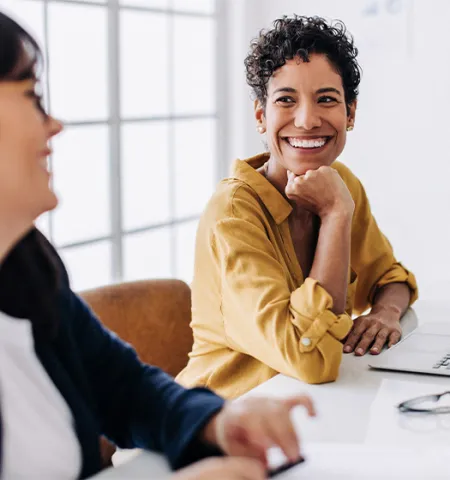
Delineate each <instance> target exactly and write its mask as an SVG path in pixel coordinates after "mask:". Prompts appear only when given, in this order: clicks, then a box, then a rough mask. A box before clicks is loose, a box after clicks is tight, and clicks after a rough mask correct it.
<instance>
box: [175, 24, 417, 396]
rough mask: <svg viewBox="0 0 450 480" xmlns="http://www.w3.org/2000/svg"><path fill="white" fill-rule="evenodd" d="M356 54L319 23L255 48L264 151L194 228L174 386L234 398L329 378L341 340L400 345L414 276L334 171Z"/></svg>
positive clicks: (252, 74)
mask: <svg viewBox="0 0 450 480" xmlns="http://www.w3.org/2000/svg"><path fill="white" fill-rule="evenodd" d="M357 53H358V52H357V49H356V48H355V46H354V44H353V40H352V38H351V36H350V35H349V34H348V33H347V31H346V28H345V26H344V25H343V24H342V23H341V22H334V23H327V22H326V21H325V20H324V19H322V18H319V17H313V18H308V17H300V16H294V17H292V18H289V17H283V18H281V19H278V20H276V21H275V22H274V26H273V28H272V29H270V30H268V31H262V32H261V34H260V35H259V37H258V38H256V39H255V40H254V41H253V42H252V44H251V48H250V53H249V55H248V57H247V58H246V60H245V65H246V69H247V83H248V84H249V85H250V87H251V88H252V90H253V93H254V97H255V101H254V102H255V103H254V105H255V120H256V128H257V130H258V132H260V133H261V134H265V140H266V144H267V146H268V150H269V151H268V152H267V153H263V154H261V155H258V156H256V157H253V158H250V159H247V160H237V161H236V162H235V164H234V166H233V173H232V176H231V177H230V178H228V179H226V180H224V181H222V182H221V184H220V185H219V187H218V189H217V191H216V193H215V194H214V195H213V197H212V199H211V200H210V202H209V204H208V206H207V208H206V210H205V212H204V214H203V217H202V219H201V221H200V226H199V230H198V234H197V250H196V268H195V277H194V282H193V285H192V291H193V320H192V327H193V332H194V346H193V350H192V352H191V354H190V360H189V364H188V365H187V367H186V368H185V370H184V371H183V372H182V373H181V374H180V376H179V377H178V380H179V381H181V382H182V383H183V384H186V385H207V386H209V387H211V388H213V389H215V390H217V391H218V392H220V393H221V394H223V395H225V396H228V397H236V396H239V395H241V394H243V393H245V392H246V391H248V390H250V389H251V388H253V387H255V386H256V385H258V384H260V383H262V382H264V381H265V380H267V379H269V378H270V377H272V376H273V375H275V374H277V373H279V372H281V373H284V374H286V375H289V376H292V377H296V378H300V379H303V380H305V381H307V382H310V383H322V382H328V381H333V380H335V379H336V378H337V375H338V371H339V366H340V363H341V358H342V353H343V342H344V339H346V340H345V351H346V352H351V351H355V353H356V354H357V355H362V354H364V353H365V352H366V351H367V350H368V349H369V348H370V352H371V353H373V354H376V353H379V352H380V350H381V348H382V347H383V345H384V344H385V343H388V344H389V345H391V344H393V343H395V342H397V341H398V339H399V338H400V332H401V329H400V324H399V320H400V318H401V316H402V314H403V313H404V311H405V310H406V308H407V307H408V305H410V304H411V303H412V302H413V301H414V300H415V299H416V298H417V286H416V282H415V279H414V276H413V275H412V274H411V273H409V272H408V271H407V270H406V269H405V268H404V267H403V266H402V265H401V264H400V263H398V262H397V260H396V259H395V257H394V255H393V251H392V248H391V246H390V244H389V242H388V240H387V239H386V237H385V236H384V235H383V234H382V233H381V231H380V230H379V228H378V226H377V224H376V222H375V219H374V218H373V216H372V213H371V211H370V207H369V202H368V200H367V197H366V194H365V191H364V188H363V186H362V185H361V183H360V182H359V180H358V179H357V178H356V177H355V176H354V175H353V174H352V172H351V171H350V170H349V169H348V168H346V167H345V166H344V165H342V164H341V163H339V162H337V161H336V159H337V158H338V156H339V155H340V154H341V153H342V151H343V149H344V147H345V143H346V137H347V132H348V131H351V130H352V129H353V126H354V124H355V115H356V103H357V95H358V86H359V82H360V68H359V65H358V62H357V60H356V57H357ZM368 308H371V311H370V313H369V314H368V315H365V316H361V317H359V318H357V319H356V320H355V322H354V323H353V322H352V320H351V315H352V314H361V313H363V312H364V311H365V310H367V309H368ZM349 332H350V334H349Z"/></svg>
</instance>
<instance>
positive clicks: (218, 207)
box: [203, 177, 265, 223]
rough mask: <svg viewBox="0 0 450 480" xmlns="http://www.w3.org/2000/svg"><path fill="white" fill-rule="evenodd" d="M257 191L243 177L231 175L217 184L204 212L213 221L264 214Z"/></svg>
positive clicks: (254, 216) (204, 215)
mask: <svg viewBox="0 0 450 480" xmlns="http://www.w3.org/2000/svg"><path fill="white" fill-rule="evenodd" d="M264 215H265V212H264V208H263V204H262V202H261V199H260V198H259V196H258V194H257V193H256V191H255V190H254V189H253V188H252V187H251V186H250V185H248V184H247V183H246V182H244V181H243V180H241V179H238V178H234V177H229V178H225V179H223V180H222V181H221V182H220V183H219V184H218V186H217V188H216V190H215V192H214V193H213V195H212V197H211V199H210V200H209V202H208V204H207V205H206V208H205V210H204V213H203V217H205V218H207V219H208V220H209V221H210V222H211V223H217V222H220V221H222V220H227V219H233V218H234V219H236V218H241V219H247V220H248V219H250V218H256V217H261V216H264Z"/></svg>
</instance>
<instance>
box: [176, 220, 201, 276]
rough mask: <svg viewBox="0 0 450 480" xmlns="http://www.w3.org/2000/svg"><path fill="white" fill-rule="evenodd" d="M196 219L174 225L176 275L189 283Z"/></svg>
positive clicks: (192, 263) (192, 270) (192, 269)
mask: <svg viewBox="0 0 450 480" xmlns="http://www.w3.org/2000/svg"><path fill="white" fill-rule="evenodd" d="M197 227H198V220H195V221H193V222H186V223H181V224H179V225H177V226H176V227H175V243H176V259H177V264H176V275H175V276H176V277H177V278H179V279H181V280H184V281H185V282H186V283H188V284H190V283H191V282H192V279H193V277H194V258H195V236H196V234H197Z"/></svg>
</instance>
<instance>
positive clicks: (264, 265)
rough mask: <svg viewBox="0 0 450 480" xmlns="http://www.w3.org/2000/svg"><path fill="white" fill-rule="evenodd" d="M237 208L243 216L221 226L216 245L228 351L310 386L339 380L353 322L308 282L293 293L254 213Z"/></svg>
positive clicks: (246, 207)
mask: <svg viewBox="0 0 450 480" xmlns="http://www.w3.org/2000/svg"><path fill="white" fill-rule="evenodd" d="M239 208H240V210H241V211H243V210H244V211H246V212H247V213H248V215H246V218H238V217H230V218H226V219H223V220H221V221H219V222H218V223H217V224H216V225H215V229H214V232H213V235H212V239H211V240H212V246H213V249H214V255H215V257H216V261H217V262H218V264H219V265H218V268H219V269H220V271H221V276H222V278H221V286H222V287H221V288H222V305H221V309H222V316H223V321H224V329H225V333H226V339H227V342H228V346H229V348H231V349H233V350H236V351H239V352H241V353H245V354H247V355H250V356H252V357H254V358H256V359H258V360H259V361H260V362H262V363H265V364H266V365H268V366H269V367H270V368H272V369H273V370H276V371H278V372H280V373H283V374H286V375H289V376H291V377H295V378H299V379H302V380H304V381H306V382H308V383H324V382H329V381H333V380H335V379H336V378H337V376H338V372H339V366H340V363H341V359H342V343H341V340H342V339H343V338H344V337H345V336H346V335H347V333H348V332H349V330H350V328H351V325H352V321H351V319H350V317H349V316H348V315H347V314H343V315H339V316H336V315H335V314H334V313H333V312H332V311H331V308H332V306H333V301H332V298H331V296H330V295H329V294H328V293H327V292H326V291H325V289H324V288H322V287H321V286H320V285H319V284H318V283H317V281H315V280H313V279H311V278H307V279H306V280H305V282H304V283H303V284H302V285H301V286H300V287H298V288H291V286H290V285H288V282H287V280H286V274H285V272H284V270H283V268H284V267H283V266H282V262H280V261H279V259H278V258H277V253H276V251H275V249H274V246H273V244H272V242H271V241H270V239H269V237H268V234H267V231H266V230H265V228H264V223H263V221H262V219H260V220H261V221H259V220H258V215H259V213H258V210H257V208H255V211H254V212H251V209H252V208H253V207H252V205H251V204H250V203H249V204H248V205H242V204H241V205H240V206H239ZM252 213H253V214H252Z"/></svg>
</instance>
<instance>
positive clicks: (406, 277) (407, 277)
mask: <svg viewBox="0 0 450 480" xmlns="http://www.w3.org/2000/svg"><path fill="white" fill-rule="evenodd" d="M390 283H406V284H407V285H408V287H409V289H410V291H411V298H410V300H409V306H411V305H412V304H413V303H414V302H415V301H416V300H417V298H418V296H419V291H418V288H417V281H416V277H415V276H414V274H413V273H411V272H410V271H409V270H407V269H406V268H405V267H404V266H403V265H402V264H401V263H395V264H394V265H392V267H391V268H390V269H389V270H388V271H387V272H386V273H384V274H383V276H382V277H381V278H380V279H379V280H378V281H377V283H376V284H375V286H374V287H373V288H372V290H371V292H370V294H369V301H370V304H371V305H373V299H374V298H375V295H376V294H377V292H378V290H379V289H380V288H382V287H384V286H386V285H389V284H390Z"/></svg>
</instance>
